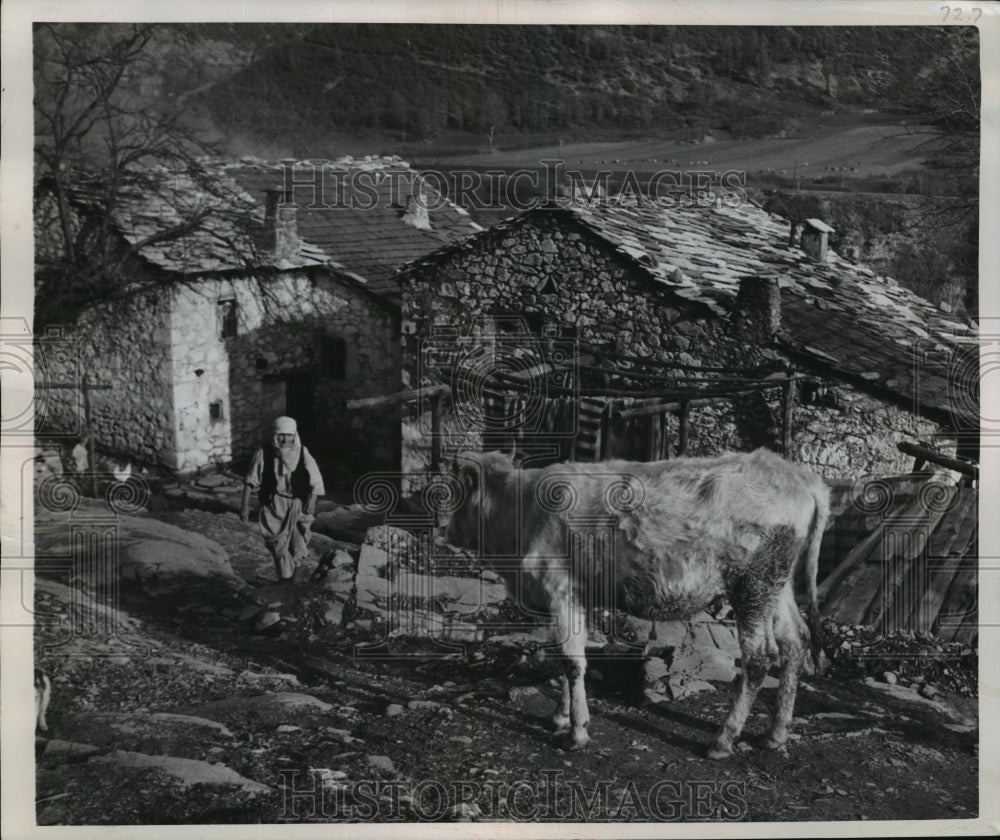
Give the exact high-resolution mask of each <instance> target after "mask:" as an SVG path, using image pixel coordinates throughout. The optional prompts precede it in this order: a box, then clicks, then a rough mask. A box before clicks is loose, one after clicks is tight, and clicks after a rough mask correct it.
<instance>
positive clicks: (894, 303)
mask: <svg viewBox="0 0 1000 840" xmlns="http://www.w3.org/2000/svg"><path fill="white" fill-rule="evenodd" d="M534 214H554V215H556V216H557V217H558V216H562V217H564V218H567V219H568V220H573V221H575V222H577V223H579V224H581V225H583V226H584V227H585V228H587V229H588V230H590V231H591V232H592V233H593V234H595V235H596V236H598V237H599V238H600V239H602V240H603V241H604V242H606V243H607V244H609V245H610V246H612V248H613V249H614V250H615V251H617V252H618V253H619V254H620V255H622V256H623V257H625V258H626V259H628V260H629V261H631V263H632V264H633V265H634V266H635V267H637V268H638V269H639V270H640V271H642V272H644V273H645V274H646V275H647V276H648V277H650V278H651V279H652V280H653V281H655V282H656V283H658V284H661V285H662V286H663V287H664V288H665V289H668V290H669V291H670V292H672V293H673V294H675V295H677V296H678V297H680V298H683V299H685V300H688V301H691V302H694V303H697V304H701V305H703V306H705V307H707V308H708V309H710V310H711V311H712V312H713V313H714V314H716V315H717V316H719V317H723V318H728V317H729V313H730V311H731V309H732V307H733V305H734V304H735V301H736V294H737V292H738V290H739V283H740V279H741V278H743V277H749V276H756V277H761V276H774V277H776V278H777V279H778V283H779V288H780V290H781V326H782V330H781V334H780V335H779V344H780V345H781V346H782V347H783V348H784V349H785V350H787V351H789V352H791V353H792V354H794V355H796V356H798V357H799V358H800V359H804V360H807V361H808V362H811V363H814V364H816V365H818V366H819V367H821V368H822V369H831V368H832V369H833V370H834V371H835V372H837V373H839V374H840V375H841V378H844V377H847V378H850V379H852V380H855V381H856V382H857V383H858V384H859V385H860V386H862V387H865V388H866V390H869V391H870V392H876V393H881V394H883V395H891V396H893V397H895V398H896V399H897V401H902V402H904V403H907V404H908V405H910V406H912V407H913V408H914V410H917V411H919V412H920V413H922V414H925V415H928V416H934V417H935V419H938V420H944V422H949V421H950V420H951V419H952V415H951V412H952V411H958V412H959V413H960V414H962V415H963V418H962V428H963V429H965V430H968V429H977V428H978V425H979V408H978V391H976V392H975V394H974V395H972V396H971V398H970V399H962V398H959V399H956V394H955V390H954V377H953V376H952V377H949V372H950V371H954V370H955V363H956V359H961V358H962V354H963V353H975V354H976V355H975V359H978V353H977V352H976V350H975V339H976V331H975V329H974V328H972V327H970V326H969V325H967V324H965V323H964V322H962V321H961V320H959V319H958V318H955V317H953V316H952V315H949V314H947V313H945V312H942V311H941V310H939V309H938V308H937V307H936V306H934V305H933V304H931V303H930V302H929V301H927V300H925V299H924V298H921V297H919V296H918V295H916V294H914V293H913V292H911V291H910V290H908V289H906V288H904V287H903V286H901V285H899V283H897V282H896V281H895V280H893V279H891V278H889V277H883V276H880V275H877V274H876V273H875V272H874V271H872V270H871V269H869V268H867V267H865V266H860V265H855V264H853V263H850V262H848V261H846V260H844V259H842V258H840V257H839V256H838V255H837V254H835V253H833V252H832V250H830V249H828V253H827V259H826V262H825V263H824V264H822V265H821V264H819V263H816V262H815V261H813V260H812V259H811V258H810V257H808V256H807V255H806V254H805V252H803V251H802V249H801V248H800V247H798V246H797V245H796V246H794V247H789V245H788V238H789V223H788V222H787V221H785V220H784V219H782V218H781V217H780V216H776V215H774V214H771V213H768V212H766V211H764V210H762V209H761V208H759V207H757V206H756V205H753V204H752V203H750V202H743V203H741V205H740V206H738V207H735V208H731V207H725V206H721V204H719V205H716V206H713V207H708V208H706V207H692V208H662V207H656V206H632V207H625V206H620V205H616V204H612V203H607V202H601V203H595V204H593V205H581V204H574V205H570V206H564V207H545V208H539V209H536V210H533V211H529V212H528V213H525V214H523V215H522V216H520V217H518V218H517V219H512V220H508V221H506V222H502V223H501V224H500V225H498V226H496V227H495V228H492V229H491V230H498V229H507V228H511V227H514V226H516V225H518V224H523V223H525V222H527V221H528V220H529V219H530V218H531V217H532V216H533V215H534ZM477 241H478V237H476V238H475V239H472V240H468V241H467V242H466V243H463V244H461V245H457V246H454V247H455V248H460V249H463V250H464V249H465V248H474V247H476V242H477ZM451 250H452V249H446V251H443V252H442V253H441V254H440V255H432V256H431V257H430V258H429V259H427V260H424V261H421V262H430V261H431V260H435V259H439V258H441V257H442V256H443V255H444V253H446V252H450V251H451ZM967 361H968V358H967ZM971 369H973V370H976V371H977V370H978V368H976V367H975V366H974V365H973V367H972V368H971ZM973 387H976V385H975V383H973ZM969 423H971V424H972V425H971V426H970V425H968V424H969Z"/></svg>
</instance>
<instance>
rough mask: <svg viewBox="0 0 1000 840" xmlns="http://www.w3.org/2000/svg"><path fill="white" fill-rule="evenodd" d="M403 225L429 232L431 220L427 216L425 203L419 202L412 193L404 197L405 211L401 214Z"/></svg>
mask: <svg viewBox="0 0 1000 840" xmlns="http://www.w3.org/2000/svg"><path fill="white" fill-rule="evenodd" d="M403 223H404V224H407V225H411V226H412V227H415V228H417V230H430V229H431V220H430V216H428V214H427V203H426V202H425V201H421V200H419V199H418V198H417V197H416V196H415V195H413V193H410V195H408V196H407V197H406V210H405V211H404V212H403Z"/></svg>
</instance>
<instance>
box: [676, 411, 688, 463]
mask: <svg viewBox="0 0 1000 840" xmlns="http://www.w3.org/2000/svg"><path fill="white" fill-rule="evenodd" d="M690 419H691V403H690V402H688V401H687V400H684V402H682V403H681V408H680V424H679V426H678V429H677V454H678V455H687V449H688V433H689V431H690V428H691V422H690Z"/></svg>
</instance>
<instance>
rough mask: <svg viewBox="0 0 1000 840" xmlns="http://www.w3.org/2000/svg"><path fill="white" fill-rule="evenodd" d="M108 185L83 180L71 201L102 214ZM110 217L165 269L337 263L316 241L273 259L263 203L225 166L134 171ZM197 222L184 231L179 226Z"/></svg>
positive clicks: (193, 270) (193, 271)
mask: <svg viewBox="0 0 1000 840" xmlns="http://www.w3.org/2000/svg"><path fill="white" fill-rule="evenodd" d="M104 194H105V187H104V185H103V184H102V183H100V182H98V181H93V182H90V183H89V184H86V185H82V186H80V187H79V188H78V189H76V190H75V192H74V196H73V197H74V201H76V202H77V203H78V204H81V205H83V206H85V207H88V208H89V209H91V210H94V211H98V212H103V207H104V205H103V196H104ZM113 213H114V219H113V223H114V225H115V227H116V228H117V229H118V231H119V233H120V234H121V235H122V237H123V238H124V239H125V240H126V241H127V242H128V243H130V244H131V245H138V246H139V248H138V253H139V255H140V256H141V257H142V258H143V259H145V260H147V261H148V262H150V263H152V264H153V265H155V266H158V267H159V268H162V269H164V270H166V271H170V272H176V273H179V274H186V275H192V274H194V275H197V274H208V273H214V272H220V271H233V270H240V269H244V268H246V267H248V266H254V267H257V268H273V269H277V270H279V271H285V270H290V269H295V268H303V267H307V266H321V265H324V266H330V267H332V268H340V266H338V265H337V264H336V263H334V262H333V261H331V260H330V258H329V257H328V256H327V254H326V253H325V252H324V251H323V250H322V249H321V248H319V247H317V246H315V245H312V244H310V243H307V242H300V243H299V248H298V251H297V252H296V253H294V254H290V255H288V256H287V257H284V258H282V259H280V260H275V259H273V257H272V256H271V255H270V254H268V253H267V252H266V251H265V250H264V249H263V247H262V242H263V231H264V205H263V204H262V203H258V202H257V201H256V200H255V199H254V198H253V197H252V196H251V195H250V194H249V193H247V192H245V191H244V190H243V189H242V188H241V187H240V186H239V185H238V184H237V183H236V182H235V181H233V180H231V179H229V178H227V177H226V176H225V173H224V172H223V171H222V169H221V168H218V167H214V166H211V165H205V166H204V167H200V168H197V169H190V170H172V169H167V168H163V167H154V168H150V169H145V170H142V171H140V172H135V173H132V175H131V177H129V178H128V180H127V181H125V183H123V184H122V185H121V186H120V187H119V191H118V194H117V198H116V201H115V204H114V209H113ZM190 220H197V221H196V223H195V224H192V226H191V228H190V230H187V231H185V232H184V233H183V234H182V235H180V236H170V237H169V238H167V235H168V233H169V232H171V231H173V230H174V229H175V228H177V227H178V226H179V225H183V224H184V223H185V222H187V221H190Z"/></svg>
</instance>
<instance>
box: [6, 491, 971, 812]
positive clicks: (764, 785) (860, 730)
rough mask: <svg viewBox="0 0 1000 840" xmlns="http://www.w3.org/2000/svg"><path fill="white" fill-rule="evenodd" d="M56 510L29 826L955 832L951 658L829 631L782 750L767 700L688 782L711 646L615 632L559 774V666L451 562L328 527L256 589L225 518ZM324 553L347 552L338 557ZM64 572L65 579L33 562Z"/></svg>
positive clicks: (957, 713) (717, 632) (347, 521)
mask: <svg viewBox="0 0 1000 840" xmlns="http://www.w3.org/2000/svg"><path fill="white" fill-rule="evenodd" d="M58 486H59V487H60V488H62V489H61V490H60V491H59V492H53V493H48V492H40V494H39V498H38V499H37V501H36V507H35V509H36V514H37V516H36V522H35V535H36V543H37V547H38V556H39V557H40V558H44V557H52V558H54V559H53V561H52V562H51V564H49V565H48V566H46V563H45V561H44V560H42V561H41V564H42V568H41V569H40V570H39V571H40V574H39V575H38V576H37V578H36V586H35V613H36V616H37V621H36V632H35V647H36V663H37V664H38V665H40V666H41V667H43V668H45V669H46V671H47V672H48V673H49V675H50V677H51V680H52V686H53V689H52V701H51V705H50V707H49V710H48V715H47V718H48V720H47V724H48V726H47V729H46V730H45V731H39V732H37V734H36V741H35V746H36V768H35V769H36V797H37V799H36V803H35V807H36V813H37V820H38V823H39V824H41V825H99V824H178V823H215V824H217V823H230V824H247V823H257V822H262V823H273V822H280V821H284V822H367V821H380V822H389V821H402V820H405V821H417V820H421V821H428V820H429V821H484V822H495V821H508V820H525V819H529V818H530V819H531V820H532V821H538V820H553V821H557V820H558V821H572V822H579V821H588V820H598V821H601V820H603V821H608V820H614V821H641V822H648V821H662V820H676V819H685V820H687V819H695V818H699V819H702V818H708V819H713V820H734V819H736V820H740V819H742V820H758V821H759V820H800V819H809V820H817V819H893V818H895V819H899V818H904V817H905V818H910V819H928V818H967V817H971V816H974V815H975V813H976V809H977V807H978V804H977V792H978V791H977V777H976V773H977V766H978V758H977V738H978V726H977V721H976V704H975V700H974V699H973V700H970V699H968V695H969V694H974V692H975V688H976V685H975V674H976V656H975V653H974V652H973V651H971V650H963V651H960V650H958V649H956V650H954V651H952V650H943V649H942V648H941V647H940V646H934V645H929V644H927V643H925V642H921V641H918V640H915V639H913V638H912V637H910V638H909V639H902V640H898V641H899V642H900V643H902V646H900V645H899V644H894V645H892V647H891V652H890V651H887V656H886V657H883V658H881V659H874V658H872V657H871V655H870V652H869V654H868V656H867V657H857V656H855V655H854V652H853V651H854V645H855V642H856V641H858V640H860V641H862V642H864V643H865V645H866V647H864V648H863V649H864V650H869V651H870V648H871V635H870V633H869V634H868V635H866V634H865V628H861V627H846V626H844V627H829V628H828V632H829V633H830V634H831V635H830V644H829V649H830V651H831V653H832V655H833V659H834V670H833V672H832V673H831V674H829V675H827V676H825V677H818V676H811V677H808V678H806V680H805V684H804V685H803V686H802V688H801V690H800V692H799V698H798V703H797V707H796V718H795V720H794V733H793V735H792V737H791V740H790V742H789V743H788V745H787V747H786V748H785V749H784V750H783V751H780V752H778V753H775V752H773V751H770V750H765V749H763V748H762V739H763V735H764V732H765V731H766V728H767V723H768V717H769V715H768V711H767V709H768V705H769V704H770V703H772V702H773V701H774V695H775V688H774V686H775V684H776V680H774V679H769V680H768V681H767V683H766V684H765V688H764V690H763V691H762V693H761V699H760V700H759V701H758V703H757V704H756V705H755V706H754V709H753V713H752V716H751V718H750V720H749V721H748V723H747V727H746V731H745V737H744V739H743V740H742V741H741V742H740V743H739V745H738V749H737V752H736V753H735V754H734V755H733V756H732V758H730V759H729V760H727V761H724V762H712V761H708V760H707V759H706V758H705V757H704V749H705V744H706V743H707V742H708V740H709V739H710V737H711V733H712V731H713V730H714V729H715V727H717V726H718V724H719V722H720V721H721V720H722V719H723V717H724V716H725V714H726V712H727V709H728V706H729V704H730V692H731V691H732V687H731V683H732V682H733V679H734V677H735V676H736V673H737V670H738V669H737V667H736V666H735V657H736V656H737V655H738V650H737V648H736V646H735V638H734V634H733V623H732V621H730V620H728V619H725V618H724V617H723V618H722V620H717V619H715V618H713V617H712V616H709V615H707V614H704V615H701V616H697V617H696V618H695V619H694V620H692V621H690V622H686V623H680V622H679V623H664V622H661V623H660V624H659V626H658V628H657V631H658V632H657V638H656V640H655V643H654V642H653V641H652V640H651V641H650V643H649V644H648V645H647V646H646V653H647V655H646V656H645V657H643V656H642V655H641V652H642V650H643V646H642V639H643V638H645V637H647V636H648V635H649V633H648V631H649V624H648V622H645V623H644V622H640V621H638V620H633V619H628V620H627V621H626V622H624V623H621V624H618V625H616V626H615V628H614V629H613V631H609V632H611V633H612V635H614V636H616V637H618V638H617V642H615V643H609V639H608V638H607V637H602V636H600V634H595V635H594V637H593V638H592V641H591V644H589V645H588V657H589V659H590V667H589V669H588V694H589V698H590V708H591V710H592V714H593V721H592V724H591V727H590V732H591V735H592V737H593V743H592V744H591V745H590V746H589V747H588V748H587V749H586V750H583V751H580V752H573V753H570V752H566V751H564V750H563V749H562V748H561V747H560V744H559V742H558V740H556V739H555V737H554V735H553V733H552V731H551V726H550V724H549V718H550V716H551V714H552V711H553V709H554V707H555V701H556V698H557V695H558V681H557V680H556V679H554V678H555V677H556V675H557V674H558V673H559V665H558V662H556V661H554V660H553V657H552V655H551V652H550V650H548V649H547V647H546V645H545V640H546V639H547V638H548V637H547V635H546V634H545V632H544V629H543V628H542V627H539V626H527V627H522V629H521V630H519V631H516V630H515V629H514V628H513V626H512V623H513V622H515V621H519V622H520V623H521V624H524V617H523V616H522V615H521V614H520V613H519V612H518V611H517V610H516V609H514V608H513V605H512V604H511V603H510V602H509V601H508V600H507V598H506V591H505V589H504V588H503V587H502V586H500V585H499V583H498V581H497V577H496V575H495V574H491V573H489V572H487V571H484V570H480V569H479V568H478V566H476V565H475V564H473V563H471V562H470V560H469V558H467V557H464V556H462V555H460V554H455V555H454V557H449V556H448V554H447V552H445V556H444V559H443V560H442V559H438V560H436V561H435V562H434V563H430V562H429V558H428V557H426V556H422V555H421V552H420V549H419V546H418V545H417V544H416V543H414V542H413V541H412V540H409V539H408V538H407V536H406V533H405V532H400V531H398V530H394V529H391V528H386V526H384V525H383V526H379V525H375V526H373V525H372V524H371V515H370V514H366V513H365V512H364V511H363V510H362V509H360V508H359V507H352V508H347V507H339V508H332V509H327V510H326V511H325V512H323V513H321V515H319V516H318V517H317V522H316V527H317V529H320V530H321V531H325V532H327V534H335V535H336V537H331V536H326V535H323V534H320V535H318V536H316V537H315V539H314V542H313V546H312V547H313V549H314V550H315V554H314V556H313V557H312V558H311V559H310V560H309V561H308V563H307V564H306V565H307V568H305V569H303V570H302V571H303V572H304V573H305V574H304V575H303V576H302V578H301V579H300V580H299V581H298V582H297V583H294V584H291V585H287V584H286V585H283V586H278V585H274V584H268V583H267V582H266V579H267V578H269V577H271V576H272V575H273V568H272V567H271V561H270V559H269V557H268V556H267V553H266V551H265V550H264V548H263V545H262V542H261V540H260V538H259V534H257V532H256V529H255V528H253V527H250V528H248V527H247V526H245V525H243V524H242V523H240V521H239V518H238V517H237V516H236V515H235V514H233V513H232V512H222V513H209V512H207V511H202V510H192V509H175V510H171V511H168V510H162V509H161V510H159V511H158V512H155V513H154V512H149V511H145V510H141V509H139V507H138V503H140V502H142V501H143V499H142V498H141V496H142V494H141V493H140V494H138V495H137V494H135V493H127V492H124V491H122V490H121V488H119V489H118V490H116V491H115V492H114V493H109V494H108V496H107V499H108V500H109V503H110V504H112V509H111V510H109V508H108V505H107V504H106V503H105V502H104V501H97V500H95V499H88V498H81V497H79V496H78V495H76V494H74V493H73V492H71V490H70V489H69V485H68V484H65V483H64V484H59V485H58ZM43 487H44V488H48V489H49V490H51V489H53V487H52V485H51V482H49V483H47V484H44V485H43ZM133 489H135V488H133ZM176 489H177V492H175V493H172V494H171V495H170V496H169V498H170V499H172V500H173V501H174V502H177V501H178V500H184V499H185V498H187V496H186V495H185V494H188V493H190V494H193V495H191V498H192V499H193V498H195V497H196V496H211V497H215V498H216V500H217V502H218V503H219V504H218V506H219V507H223V508H225V507H231V505H232V504H234V503H235V502H234V499H233V498H232V497H233V496H234V493H230V492H228V490H227V488H225V487H223V486H222V485H218V484H215V485H212V486H210V487H202V488H200V489H198V488H176ZM162 501H163V500H162V499H160V502H161V503H162ZM150 504H152V502H151V501H150ZM109 518H111V519H112V520H113V523H114V524H113V527H114V528H115V533H116V538H115V540H116V541H115V545H116V547H117V555H116V556H117V559H118V562H117V564H116V565H115V566H111V567H110V568H111V569H112V570H114V571H116V572H117V574H116V576H115V577H114V578H113V579H109V578H108V577H107V575H106V574H105V572H106V571H107V569H108V568H109V567H108V566H107V565H106V564H104V563H100V562H94V561H95V560H96V559H97V558H95V557H89V559H88V560H84V559H83V555H81V554H80V546H81V545H83V544H84V543H86V540H84V541H83V542H81V541H80V537H81V536H82V534H81V529H83V530H84V531H86V529H88V528H92V527H98V528H107V527H108V525H109V524H110V522H109ZM349 538H354V539H357V540H358V543H357V547H356V549H355V548H350V547H349V546H345V543H344V542H337V541H336V540H348V541H350V540H349ZM88 544H90V545H92V546H93V545H96V543H88ZM390 544H392V545H394V546H395V547H396V548H404V550H403V551H397V550H394V551H393V552H391V553H389V552H387V550H386V549H387V548H388V546H389V545H390ZM74 545H75V546H76V548H74ZM345 547H347V548H349V549H350V550H348V551H345V550H344V548H345ZM74 553H75V554H76V555H77V556H78V557H80V558H81V561H80V562H77V563H76V565H75V566H74V569H73V574H71V575H68V574H67V568H66V564H65V561H64V560H62V559H59V558H62V557H65V556H67V555H73V554H74ZM320 557H322V558H324V559H327V560H329V563H328V564H326V570H325V573H320V574H317V575H315V577H314V579H312V580H310V579H309V577H310V573H311V572H313V571H314V570H315V569H316V568H317V560H318V559H319V558H320ZM390 557H394V558H396V560H397V561H398V562H390V561H389V558H390ZM109 595H110V596H111V599H110V600H109ZM529 624H530V623H529ZM627 642H632V643H637V644H638V648H637V649H636V648H635V647H633V648H632V650H631V655H630V654H629V647H628V645H626V644H624V643H627ZM958 675H961V677H962V678H961V679H960V680H956V677H957V676H958ZM949 689H950V690H949ZM963 695H964V696H963ZM609 768H611V771H610V774H609ZM553 773H555V774H556V776H553V775H552V774H553ZM559 774H561V776H560V775H559ZM664 779H666V780H672V779H676V780H685V779H699V780H707V782H708V784H709V785H710V786H711V787H712V788H713V790H716V791H717V792H721V791H722V790H723V786H725V785H730V784H732V783H733V782H734V780H735V781H736V782H738V785H737V787H735V788H731V789H730V788H726V789H725V790H727V791H728V792H729V793H731V794H732V796H731V797H729V799H730V800H732V801H729V802H728V804H726V802H724V801H723V800H722V798H721V797H719V798H717V799H716V800H715V801H714V804H713V805H712V806H711V807H710V808H709V810H706V809H705V808H701V810H700V812H699V814H697V815H696V814H694V812H693V811H691V810H690V808H689V806H686V805H685V804H684V803H685V801H686V798H685V797H686V796H687V793H689V792H687V793H686V792H685V791H683V790H682V791H681V793H680V794H679V798H678V797H677V796H674V797H660V798H659V799H657V798H656V797H653V798H650V797H651V796H652V792H653V791H655V790H657V787H656V786H657V785H658V784H660V785H661V789H662V782H663V780H664ZM555 780H558V781H559V783H558V784H552V782H553V781H555ZM678 784H682V785H683V784H686V782H678ZM605 786H606V787H605ZM602 789H603V791H604V792H603V794H600V795H596V796H595V795H594V794H593V792H594V791H595V790H596V791H601V790H602ZM581 795H582V796H585V799H586V800H588V801H589V802H590V804H586V803H585V802H584V801H583V800H581V798H580V797H581ZM699 795H700V794H699ZM22 804H23V803H22ZM27 807H28V808H29V809H30V804H29V805H28V806H27ZM685 807H688V808H689V809H688V810H686V811H685V810H684V809H685Z"/></svg>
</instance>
